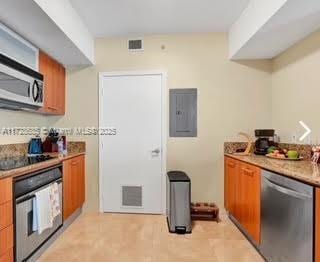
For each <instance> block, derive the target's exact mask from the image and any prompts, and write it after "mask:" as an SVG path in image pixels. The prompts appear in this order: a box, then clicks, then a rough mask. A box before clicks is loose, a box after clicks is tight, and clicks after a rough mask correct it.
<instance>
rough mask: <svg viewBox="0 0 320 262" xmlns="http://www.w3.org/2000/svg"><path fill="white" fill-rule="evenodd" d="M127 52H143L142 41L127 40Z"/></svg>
mask: <svg viewBox="0 0 320 262" xmlns="http://www.w3.org/2000/svg"><path fill="white" fill-rule="evenodd" d="M128 49H129V51H143V40H142V39H129V40H128Z"/></svg>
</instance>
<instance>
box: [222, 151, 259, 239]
mask: <svg viewBox="0 0 320 262" xmlns="http://www.w3.org/2000/svg"><path fill="white" fill-rule="evenodd" d="M260 195H261V170H260V168H258V167H255V166H252V165H250V164H247V163H244V162H241V161H238V160H236V159H232V158H229V157H226V158H225V208H226V210H227V211H228V212H229V213H230V214H231V215H232V216H233V217H234V218H236V219H237V221H238V222H239V223H240V224H241V225H242V228H243V229H245V230H246V231H247V233H248V234H249V235H250V237H251V238H252V239H253V240H254V241H255V242H256V243H257V244H259V243H260V231H261V221H260V219H261V214H260V212H261V211H260V210H261V207H260V199H261V196H260Z"/></svg>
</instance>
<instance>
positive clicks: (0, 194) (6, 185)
mask: <svg viewBox="0 0 320 262" xmlns="http://www.w3.org/2000/svg"><path fill="white" fill-rule="evenodd" d="M10 200H12V179H11V178H5V179H0V205H1V204H4V203H6V202H8V201H10Z"/></svg>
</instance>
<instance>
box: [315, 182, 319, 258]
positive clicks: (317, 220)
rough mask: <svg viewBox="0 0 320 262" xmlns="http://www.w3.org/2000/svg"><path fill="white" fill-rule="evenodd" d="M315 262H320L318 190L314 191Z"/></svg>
mask: <svg viewBox="0 0 320 262" xmlns="http://www.w3.org/2000/svg"><path fill="white" fill-rule="evenodd" d="M315 192H316V193H315V198H316V204H315V245H314V246H315V259H314V261H315V262H320V188H316V191H315Z"/></svg>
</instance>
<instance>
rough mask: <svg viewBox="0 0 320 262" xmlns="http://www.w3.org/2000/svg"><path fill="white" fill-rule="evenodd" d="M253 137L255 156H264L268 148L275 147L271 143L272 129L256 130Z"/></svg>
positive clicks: (272, 142)
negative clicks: (255, 138) (254, 139)
mask: <svg viewBox="0 0 320 262" xmlns="http://www.w3.org/2000/svg"><path fill="white" fill-rule="evenodd" d="M254 132H255V136H256V137H257V140H256V142H255V151H254V153H255V154H256V155H266V154H267V153H268V148H269V147H270V146H273V145H275V143H274V141H273V137H274V130H273V129H256V130H255V131H254Z"/></svg>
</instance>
